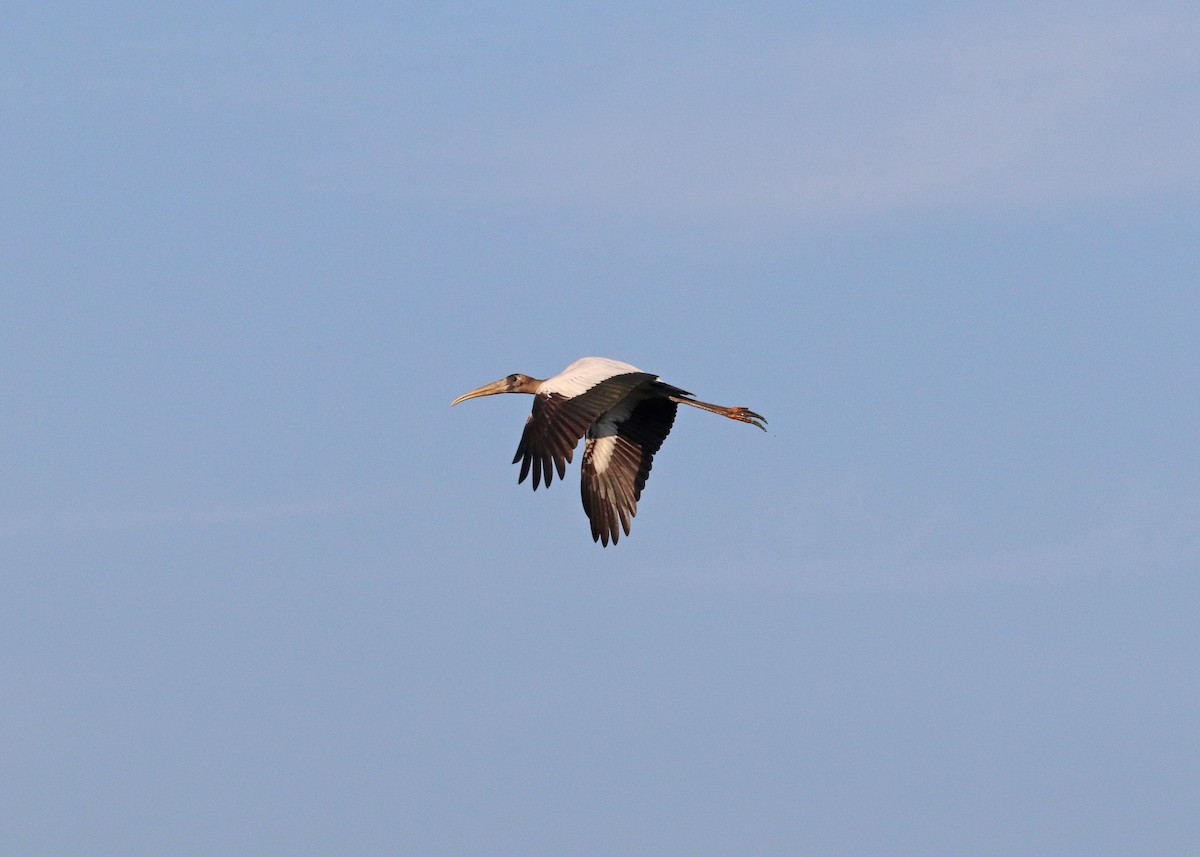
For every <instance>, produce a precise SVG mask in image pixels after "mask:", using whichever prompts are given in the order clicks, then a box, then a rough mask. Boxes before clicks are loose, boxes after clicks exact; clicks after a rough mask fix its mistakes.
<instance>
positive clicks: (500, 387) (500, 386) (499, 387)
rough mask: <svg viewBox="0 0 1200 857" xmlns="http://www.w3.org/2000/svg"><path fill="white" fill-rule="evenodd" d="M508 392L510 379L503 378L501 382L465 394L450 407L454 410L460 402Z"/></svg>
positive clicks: (494, 382) (485, 385)
mask: <svg viewBox="0 0 1200 857" xmlns="http://www.w3.org/2000/svg"><path fill="white" fill-rule="evenodd" d="M508 391H509V390H508V378H501V379H500V380H499V381H493V382H492V383H490V384H484V385H483V386H482V387H478V388H476V389H474V390H472V391H471V392H469V393H463V394H462V395H461V396H459V397H458V398H457V399H455V400H454V401H453V402H451V403H450V407H452V408H453V407H454V406H455V405H457V404H458V403H459V402H465V401H466V400H467V399H474V398H478V397H479V396H494V395H496V394H497V393H507V392H508Z"/></svg>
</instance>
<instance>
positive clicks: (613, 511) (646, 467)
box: [581, 398, 677, 547]
mask: <svg viewBox="0 0 1200 857" xmlns="http://www.w3.org/2000/svg"><path fill="white" fill-rule="evenodd" d="M676 410H677V406H676V404H675V403H674V402H672V401H670V400H669V399H660V398H653V399H644V400H643V401H641V402H639V403H638V404H637V406H636V407H634V409H633V411H632V412H631V413H630V414H629V416H628V417H627V418H625V419H624V420H622V421H621V422H619V423H618V424H617V425H616V434H612V435H607V436H601V437H589V438H588V441H587V446H586V447H585V448H584V453H583V481H582V485H581V490H582V494H583V511H584V512H585V513H586V514H587V516H588V520H589V521H590V522H591V525H592V540H593V541H598V542H601V543H602V544H603V545H604V546H605V547H607V546H608V543H609V541H610V540H611V541H612V543H613V544H614V545H615V544H616V543H617V541H618V539H620V537H621V531H622V530H624V532H625V535H629V528H630V525H631V523H632V521H633V516H634V515H636V514H637V502H638V500H640V499H641V497H642V489H643V488H645V487H646V479H647V478H649V476H650V468H651V466H652V465H653V463H654V455H655V453H657V452H658V450H659V448H661V447H662V444H663V441H664V440H665V439H666V437H667V435H668V434H669V433H670V431H671V426H672V425H674V423H675V411H676ZM602 443H604V444H609V443H611V444H612V445H613V448H612V453H611V455H610V456H609V458H608V462H607V464H606V465H605V466H604V467H603V469H597V461H598V459H599V458H600V457H601V456H600V455H599V454H598V450H599V444H602Z"/></svg>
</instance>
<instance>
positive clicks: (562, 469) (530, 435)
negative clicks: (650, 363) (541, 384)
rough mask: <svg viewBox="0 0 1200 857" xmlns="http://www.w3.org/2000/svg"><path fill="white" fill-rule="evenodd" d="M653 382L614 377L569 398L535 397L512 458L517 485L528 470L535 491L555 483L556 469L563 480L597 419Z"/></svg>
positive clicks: (645, 377)
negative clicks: (516, 469)
mask: <svg viewBox="0 0 1200 857" xmlns="http://www.w3.org/2000/svg"><path fill="white" fill-rule="evenodd" d="M653 378H654V376H653V375H651V374H649V373H648V372H629V373H627V374H624V375H614V376H612V377H611V378H606V379H605V380H604V381H601V382H600V383H599V384H597V385H596V386H594V387H592V388H591V389H589V390H587V391H585V392H583V393H580V394H579V395H578V396H572V397H570V398H566V397H564V396H562V395H561V394H559V393H536V394H535V395H534V397H533V411H532V412H531V413H530V414H529V419H527V420H526V421H525V431H524V432H522V433H521V442H520V443H519V444H518V445H517V454H516V455H514V456H513V464H516V463H517V462H518V461H519V462H521V475H520V476H519V477H518V478H517V483H518V484H520V483H522V482H524V481H525V477H526V476H528V475H529V473H530V471H531V470H532V472H533V489H534V490H535V491H536V490H537V488H538V485H540V484H541V482H542V480H543V479H544V480H545V482H546V485H547V486H549V485H550V483H551V482H552V481H554V471H555V470H556V469H557V470H558V478H559V479H563V478H565V477H566V474H567V463H568V462H569V461H571V459H572V457H573V456H574V454H575V447H576V446H577V445H578V444H579V439H580V438H582V437H583V436H584V435H585V434H586V433H587V430H588V428H589V427H590V426H591V424H592V423H594V422H595V421H596V418H597V417H599V416H601V415H602V414H604V413H605V412H607V411H608V410H610V409H611V408H612V407H613V406H615V405H616V404H617V403H618V402H620V401H621V400H622V399H624V398H625V397H626V396H628V395H629V394H630V393H631V392H632V391H633V390H635V389H637V387H638V386H640V385H641V384H644V383H645V382H647V381H650V380H652V379H653Z"/></svg>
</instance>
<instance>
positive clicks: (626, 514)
mask: <svg viewBox="0 0 1200 857" xmlns="http://www.w3.org/2000/svg"><path fill="white" fill-rule="evenodd" d="M497 393H532V394H533V412H532V413H531V414H530V415H529V419H527V420H526V421H525V431H524V432H523V433H522V434H521V442H520V443H519V444H518V445H517V454H516V455H515V456H513V464H516V463H517V462H518V461H519V462H521V475H520V478H518V479H517V484H520V483H522V482H524V481H525V477H527V476H528V475H529V473H530V471H532V472H533V489H534V490H535V491H536V490H537V488H538V485H539V484H540V483H541V482H542V480H545V482H546V486H547V487H549V485H550V483H551V482H553V481H554V471H555V470H556V469H557V470H558V478H559V479H565V478H566V475H567V462H569V461H571V457H572V456H573V455H574V453H575V447H576V446H577V445H578V444H579V439H580V438H582V437H585V436H586V437H587V444H586V445H585V447H584V451H583V474H582V475H583V484H582V493H583V511H584V512H586V513H587V516H588V520H589V521H591V525H592V540H593V541H598V542H601V543H602V544H603V545H604V547H608V543H609V541H610V540H611V541H612V543H613V544H614V545H615V544H616V543H617V540H618V539H619V538H620V537H621V531H622V530H624V531H625V535H627V536H628V535H629V526H630V522H631V521H632V519H633V516H634V515H636V514H637V503H638V500H640V499H641V496H642V488H644V487H645V486H646V477H648V476H649V475H650V466H651V464H652V463H653V461H654V454H655V453H656V452H658V450H659V447H661V446H662V443H663V440H665V439H666V437H667V434H668V433H669V432H670V431H671V426H672V425H673V424H674V422H675V411H676V409H677V406H678V405H690V406H691V407H693V408H700V409H701V410H704V411H709V412H711V413H714V414H720V415H721V416H723V417H729V419H731V420H737V421H739V422H743V423H750V424H751V425H754V426H758V427H759V428H760V429H762V430H763V431H766V426H764V425H763V423H765V422H766V419H765V418H764V417H762V416H760V415H759V414H756V413H754V411H752V410H750V409H748V408H727V407H724V406H722V405H713V404H709V403H708V402H700V401H697V400H696V399H694V398H692V394H691V393H689V392H687V391H686V390H681V389H679V388H678V387H674V386H672V385H670V384H668V383H666V382H665V381H663V380H662V379H660V378H659V377H658V376H657V375H652V374H650V373H649V372H643V371H642V370H641V369H638V368H637V367H636V366H630V365H629V364H628V363H622V362H621V361H619V360H610V359H608V358H607V357H584V358H583V359H582V360H576V361H575V362H574V363H572V364H571V365H570V366H568V367H567V368H566V369H564V370H563V371H561V372H559V373H558V374H557V375H555V376H554V377H553V378H547V379H546V380H544V381H543V380H540V379H538V378H531V377H529V376H528V375H522V374H520V373H517V374H514V375H509V376H508V377H506V378H501V379H500V380H499V381H493V382H492V383H490V384H484V385H483V386H482V387H479V388H477V389H474V390H472V391H471V392H469V393H463V394H462V395H461V396H459V397H458V398H457V399H455V400H454V401H453V402H451V403H450V406H451V407H453V406H454V405H457V404H458V403H459V402H465V401H466V400H467V399H474V398H476V397H478V396H494V395H496V394H497Z"/></svg>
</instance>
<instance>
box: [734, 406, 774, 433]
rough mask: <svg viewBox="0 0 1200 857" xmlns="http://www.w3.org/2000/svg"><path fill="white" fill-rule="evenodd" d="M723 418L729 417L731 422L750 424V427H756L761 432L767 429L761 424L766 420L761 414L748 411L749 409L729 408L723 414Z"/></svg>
mask: <svg viewBox="0 0 1200 857" xmlns="http://www.w3.org/2000/svg"><path fill="white" fill-rule="evenodd" d="M725 416H727V417H729V418H730V419H731V420H737V421H738V422H742V423H750V425H752V426H758V427H759V428H760V429H762V430H763V431H766V430H767V427H766V426H765V425H763V423H765V422H766V421H767V418H766V417H764V416H762V415H761V414H756V413H754V411H752V410H750V409H749V408H729V409H728V410H727V411H726V412H725Z"/></svg>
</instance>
